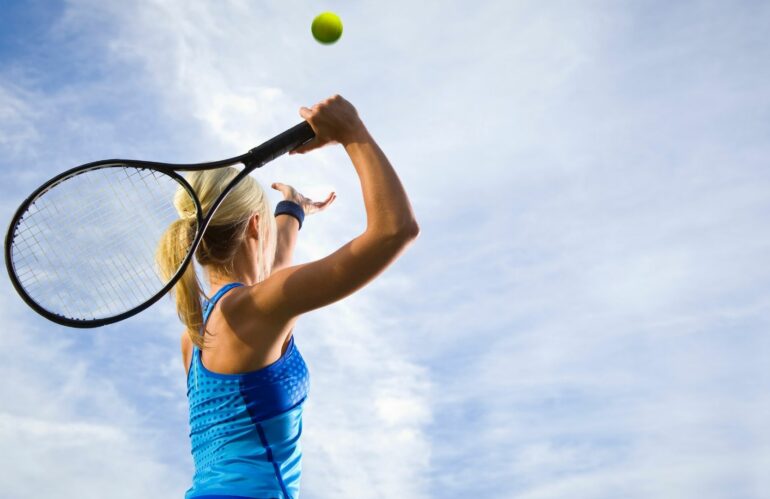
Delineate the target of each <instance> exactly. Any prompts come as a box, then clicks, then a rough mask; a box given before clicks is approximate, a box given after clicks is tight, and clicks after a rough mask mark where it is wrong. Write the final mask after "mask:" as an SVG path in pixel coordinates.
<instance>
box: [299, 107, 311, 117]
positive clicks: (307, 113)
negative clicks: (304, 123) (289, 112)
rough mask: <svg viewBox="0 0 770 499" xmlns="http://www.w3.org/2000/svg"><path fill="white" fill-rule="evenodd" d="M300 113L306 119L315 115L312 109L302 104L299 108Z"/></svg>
mask: <svg viewBox="0 0 770 499" xmlns="http://www.w3.org/2000/svg"><path fill="white" fill-rule="evenodd" d="M299 115H300V116H302V117H303V118H305V119H308V118H309V117H311V116H313V111H311V110H310V109H309V108H307V107H305V106H302V107H301V108H299Z"/></svg>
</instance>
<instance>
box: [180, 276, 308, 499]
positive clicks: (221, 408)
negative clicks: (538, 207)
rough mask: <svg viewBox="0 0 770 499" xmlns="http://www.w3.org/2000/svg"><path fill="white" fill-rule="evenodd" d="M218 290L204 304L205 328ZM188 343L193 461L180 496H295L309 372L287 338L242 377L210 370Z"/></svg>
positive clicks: (227, 288)
mask: <svg viewBox="0 0 770 499" xmlns="http://www.w3.org/2000/svg"><path fill="white" fill-rule="evenodd" d="M237 286H242V284H240V283H232V284H228V285H226V286H224V287H223V288H222V289H220V290H219V291H218V292H217V293H216V294H215V295H214V296H213V297H212V298H211V300H210V301H207V302H206V303H205V304H204V305H205V307H204V312H203V323H204V325H205V323H206V320H207V319H208V316H209V314H210V313H211V310H212V309H213V308H214V305H215V304H216V302H217V301H218V300H219V299H220V298H221V297H222V295H224V294H225V293H227V292H228V291H230V290H231V289H233V288H235V287H237ZM200 358H201V357H200V350H199V349H198V347H196V346H193V355H192V359H191V362H190V370H189V373H188V376H187V398H188V401H189V404H190V439H191V442H192V456H193V461H194V462H195V475H194V477H193V484H192V487H190V488H189V489H188V490H187V492H186V493H185V499H193V498H196V499H220V498H221V499H225V498H229V499H256V498H259V499H267V498H278V499H296V498H297V497H299V482H300V475H301V472H302V449H301V446H300V440H299V439H300V435H302V408H303V406H304V403H305V399H306V398H307V395H308V390H309V387H310V377H309V373H308V370H307V366H306V364H305V361H304V359H303V358H302V355H300V353H299V350H298V349H297V347H296V346H295V344H294V336H292V338H291V340H290V341H289V347H288V348H287V350H286V352H285V353H284V354H283V356H281V358H280V359H278V360H277V361H275V362H274V363H273V364H270V365H269V366H267V367H264V368H262V369H259V370H257V371H251V372H247V373H242V374H220V373H215V372H211V371H209V370H208V369H206V367H204V366H203V363H202V362H201V360H200Z"/></svg>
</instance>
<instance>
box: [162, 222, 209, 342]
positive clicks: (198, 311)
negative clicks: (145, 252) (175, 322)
mask: <svg viewBox="0 0 770 499" xmlns="http://www.w3.org/2000/svg"><path fill="white" fill-rule="evenodd" d="M194 237H195V219H194V218H180V219H178V220H175V221H174V222H173V223H172V224H171V225H170V226H169V227H168V228H167V229H166V232H164V233H163V236H162V237H161V240H160V243H159V244H158V250H157V253H156V257H155V258H156V261H157V262H158V267H159V268H160V273H161V276H162V277H163V279H164V280H165V281H166V282H168V281H169V280H170V279H171V278H172V277H173V276H174V274H176V272H177V270H179V266H180V265H182V260H184V258H185V256H187V252H188V251H189V250H190V245H191V244H192V240H193V238H194ZM173 292H174V294H175V295H176V310H177V314H178V315H179V318H180V319H181V320H182V322H183V323H184V325H185V326H186V327H187V334H188V335H189V336H190V339H191V340H192V342H193V343H194V344H195V345H196V346H197V347H198V348H201V349H202V348H203V347H204V342H203V336H201V335H200V334H199V331H200V329H201V327H203V309H202V308H201V296H203V292H202V291H201V287H200V283H199V282H198V276H197V275H196V274H195V266H194V265H193V263H192V262H190V264H189V265H188V266H187V268H186V269H185V271H184V274H183V275H182V277H181V278H180V279H179V280H178V281H177V282H176V284H175V285H174V289H173Z"/></svg>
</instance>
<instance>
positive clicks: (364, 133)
mask: <svg viewBox="0 0 770 499" xmlns="http://www.w3.org/2000/svg"><path fill="white" fill-rule="evenodd" d="M371 138H372V137H371V135H369V130H367V129H366V127H365V126H364V124H363V123H361V124H360V125H359V126H357V127H355V128H353V129H352V130H350V131H349V132H348V133H347V134H345V136H343V137H341V140H340V141H339V142H340V144H342V145H343V146H344V147H348V146H349V145H352V144H357V143H361V142H367V141H368V140H371Z"/></svg>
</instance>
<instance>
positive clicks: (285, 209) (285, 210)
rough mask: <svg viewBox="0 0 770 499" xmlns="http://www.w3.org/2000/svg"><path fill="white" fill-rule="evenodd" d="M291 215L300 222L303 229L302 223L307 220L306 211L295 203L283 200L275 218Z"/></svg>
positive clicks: (278, 205) (277, 206)
mask: <svg viewBox="0 0 770 499" xmlns="http://www.w3.org/2000/svg"><path fill="white" fill-rule="evenodd" d="M278 215H291V216H293V217H294V218H296V219H297V222H299V228H300V229H302V222H303V221H304V220H305V210H303V209H302V207H301V206H300V205H298V204H297V203H295V202H294V201H287V200H283V201H281V202H280V203H278V204H277V205H276V207H275V216H276V217H277V216H278Z"/></svg>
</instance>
